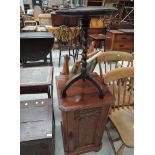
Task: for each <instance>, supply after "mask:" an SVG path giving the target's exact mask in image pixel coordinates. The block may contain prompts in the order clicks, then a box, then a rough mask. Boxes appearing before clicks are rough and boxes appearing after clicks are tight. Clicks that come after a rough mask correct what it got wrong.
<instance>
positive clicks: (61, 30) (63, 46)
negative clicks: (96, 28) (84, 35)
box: [53, 25, 77, 67]
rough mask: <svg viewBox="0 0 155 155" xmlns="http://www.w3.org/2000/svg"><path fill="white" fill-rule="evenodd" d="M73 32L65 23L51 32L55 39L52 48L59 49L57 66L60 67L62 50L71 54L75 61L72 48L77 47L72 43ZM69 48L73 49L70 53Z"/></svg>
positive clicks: (74, 35)
mask: <svg viewBox="0 0 155 155" xmlns="http://www.w3.org/2000/svg"><path fill="white" fill-rule="evenodd" d="M73 32H74V30H73V29H71V28H69V27H67V26H65V25H62V26H60V27H58V29H57V30H55V31H54V32H53V34H54V36H55V38H56V39H57V42H55V45H56V44H57V47H56V46H54V48H57V49H59V50H60V53H59V67H60V60H61V52H62V51H64V50H68V51H69V57H70V56H72V57H73V60H74V62H75V55H74V50H75V49H76V48H77V47H76V46H75V45H74V42H73V41H74V39H75V37H76V34H74V33H73ZM71 50H73V53H72V54H71V53H70V51H71Z"/></svg>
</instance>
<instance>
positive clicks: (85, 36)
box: [61, 16, 104, 98]
mask: <svg viewBox="0 0 155 155" xmlns="http://www.w3.org/2000/svg"><path fill="white" fill-rule="evenodd" d="M81 21H82V34H83V36H82V41H83V45H82V46H83V49H84V50H83V52H82V59H81V62H82V67H81V72H80V73H79V74H77V75H75V76H74V77H72V78H71V79H70V80H69V81H68V82H67V83H66V85H65V86H64V87H63V89H62V92H61V93H62V97H65V96H66V91H67V89H68V88H69V87H70V86H71V85H72V84H73V83H74V82H76V81H78V80H80V79H82V80H89V81H91V82H92V83H93V84H94V85H95V86H96V88H97V89H98V90H99V97H100V98H103V97H104V94H103V91H102V89H101V87H100V85H99V84H98V83H97V82H96V81H95V80H94V79H93V78H92V77H91V76H90V75H89V73H88V72H87V41H88V28H89V24H90V18H89V17H88V16H83V17H82V18H81Z"/></svg>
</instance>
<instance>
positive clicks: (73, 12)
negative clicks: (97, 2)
mask: <svg viewBox="0 0 155 155" xmlns="http://www.w3.org/2000/svg"><path fill="white" fill-rule="evenodd" d="M115 11H117V8H114V7H109V8H107V7H103V6H87V7H76V8H64V9H61V10H58V11H56V14H60V15H63V16H97V15H105V14H111V13H113V12H115Z"/></svg>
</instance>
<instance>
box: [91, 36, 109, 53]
mask: <svg viewBox="0 0 155 155" xmlns="http://www.w3.org/2000/svg"><path fill="white" fill-rule="evenodd" d="M89 37H91V38H92V39H93V41H94V42H95V48H96V49H97V48H100V49H103V51H105V40H106V39H108V38H109V37H106V35H105V34H91V35H89Z"/></svg>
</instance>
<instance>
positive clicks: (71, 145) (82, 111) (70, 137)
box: [56, 74, 113, 155]
mask: <svg viewBox="0 0 155 155" xmlns="http://www.w3.org/2000/svg"><path fill="white" fill-rule="evenodd" d="M92 76H93V77H94V78H95V79H96V81H98V82H99V84H100V85H101V87H102V90H103V91H104V93H105V96H104V99H100V98H99V97H98V90H97V89H96V87H95V86H94V85H92V83H90V82H89V81H87V80H86V81H83V80H79V81H76V82H75V83H74V84H72V85H71V87H70V88H69V89H68V90H67V94H68V95H67V97H65V98H63V97H62V96H61V91H62V88H63V86H64V85H65V83H66V82H67V81H68V80H69V78H71V77H70V76H68V75H60V76H57V77H56V83H57V92H58V102H59V109H60V110H61V115H62V122H61V126H62V135H63V141H64V151H65V155H79V154H81V153H85V152H90V151H95V152H96V151H99V150H100V148H101V146H102V142H101V139H102V136H103V133H104V129H105V124H106V120H107V116H108V112H109V108H110V105H111V104H112V103H113V98H112V95H111V94H110V92H109V91H108V89H107V88H106V87H105V86H104V87H103V84H102V82H101V80H100V78H99V77H98V76H97V75H96V74H93V75H92Z"/></svg>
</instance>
